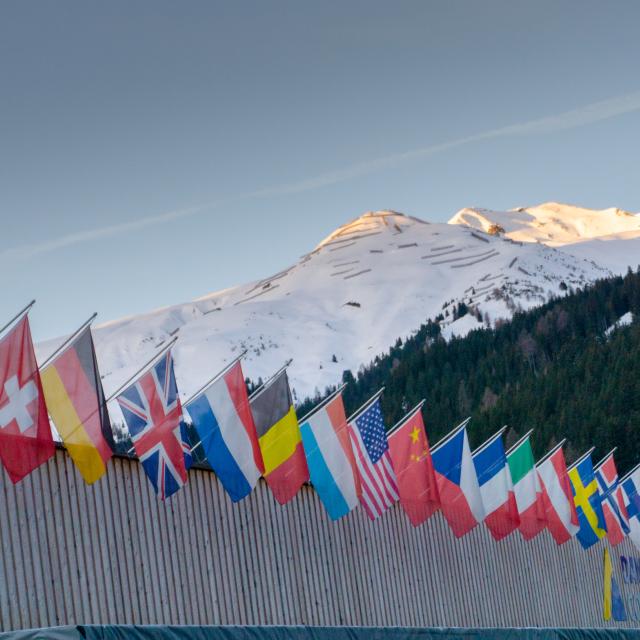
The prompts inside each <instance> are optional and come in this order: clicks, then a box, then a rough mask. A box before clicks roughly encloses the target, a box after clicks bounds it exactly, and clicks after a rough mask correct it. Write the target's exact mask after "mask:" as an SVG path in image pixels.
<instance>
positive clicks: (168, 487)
mask: <svg viewBox="0 0 640 640" xmlns="http://www.w3.org/2000/svg"><path fill="white" fill-rule="evenodd" d="M118 404H119V405H120V408H121V409H122V415H123V416H124V419H125V422H126V423H127V427H128V428H129V434H130V436H131V440H132V441H133V446H134V449H135V452H136V455H137V456H138V458H139V459H140V462H141V463H142V466H143V468H144V470H145V473H146V474H147V476H148V478H149V480H150V481H151V484H152V485H153V488H154V489H155V491H156V493H157V494H158V496H159V497H160V498H161V499H162V500H165V499H166V498H168V497H170V496H172V495H173V494H174V493H175V492H176V491H178V490H179V489H180V488H181V487H182V486H183V485H184V484H185V483H186V481H187V470H186V468H185V441H184V440H185V434H184V432H183V420H182V405H181V404H180V397H179V396H178V387H177V385H176V377H175V373H174V371H173V357H172V355H171V350H170V349H168V350H167V351H166V353H164V354H163V355H162V356H161V357H159V359H158V360H157V361H156V362H155V363H154V364H153V365H152V366H151V368H150V369H149V370H148V371H147V372H146V373H144V374H143V375H141V376H140V377H139V378H138V379H137V380H136V381H135V382H133V383H132V384H131V385H130V386H129V387H127V388H126V389H125V390H124V391H123V392H122V393H121V394H120V395H119V396H118Z"/></svg>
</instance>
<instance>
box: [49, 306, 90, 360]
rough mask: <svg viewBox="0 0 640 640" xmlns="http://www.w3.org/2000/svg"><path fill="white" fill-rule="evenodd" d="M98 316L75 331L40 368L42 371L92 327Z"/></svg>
mask: <svg viewBox="0 0 640 640" xmlns="http://www.w3.org/2000/svg"><path fill="white" fill-rule="evenodd" d="M97 315H98V312H97V311H96V312H94V314H93V315H92V316H91V317H90V318H89V319H88V320H87V321H86V322H84V323H83V324H82V326H81V327H80V328H79V329H77V330H76V331H74V332H73V333H72V334H71V335H70V336H69V337H68V338H67V339H66V340H65V341H64V342H63V343H62V344H61V345H60V346H59V347H58V348H57V349H56V350H55V351H54V352H53V353H52V354H51V355H50V356H49V357H48V358H47V359H46V360H45V361H44V362H43V363H42V364H41V365H40V367H39V369H40V370H42V369H44V368H45V367H46V366H47V365H48V364H49V363H50V362H51V361H52V360H53V359H54V358H55V357H56V356H57V355H58V354H59V353H60V352H61V351H63V350H64V349H65V347H66V346H67V345H68V344H70V343H71V342H73V340H74V339H75V338H76V337H77V336H78V335H79V334H80V333H82V331H84V329H85V328H86V327H87V326H88V325H90V324H91V323H92V322H93V321H94V320H95V319H96V316H97Z"/></svg>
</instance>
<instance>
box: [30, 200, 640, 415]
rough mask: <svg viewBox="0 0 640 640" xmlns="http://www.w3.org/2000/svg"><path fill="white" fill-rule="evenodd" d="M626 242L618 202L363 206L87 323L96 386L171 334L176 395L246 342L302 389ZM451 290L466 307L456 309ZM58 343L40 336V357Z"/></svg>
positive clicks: (465, 325) (568, 281)
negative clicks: (110, 317)
mask: <svg viewBox="0 0 640 640" xmlns="http://www.w3.org/2000/svg"><path fill="white" fill-rule="evenodd" d="M497 227H500V228H501V229H502V230H501V229H500V228H497ZM638 242H640V217H635V216H632V215H630V214H626V213H624V212H618V211H617V210H606V211H604V212H594V211H590V210H586V209H576V208H572V207H567V206H564V205H551V204H549V205H542V206H540V207H534V208H532V209H518V210H515V211H510V212H495V211H489V210H485V209H463V210H462V211H460V212H459V213H458V214H456V216H454V217H453V218H452V219H451V221H450V222H449V224H444V223H428V222H425V221H423V220H420V219H418V218H414V217H410V216H405V215H403V214H401V213H396V212H393V211H377V212H369V213H366V214H364V215H362V216H360V217H359V218H356V219H355V220H353V221H351V222H349V223H348V224H345V225H343V226H342V227H340V228H338V229H336V230H335V231H334V232H333V233H332V234H331V235H329V236H328V237H327V238H326V239H324V240H323V241H322V242H321V243H320V244H319V245H318V246H317V247H316V248H315V249H314V250H313V251H311V252H310V253H307V254H305V255H304V256H302V258H300V259H299V260H298V261H297V262H296V263H295V264H293V265H291V266H289V267H288V268H286V269H283V270H282V271H280V272H278V273H276V274H273V275H271V276H269V277H266V278H264V279H262V280H259V281H257V282H252V283H249V284H246V285H241V286H237V287H233V288H231V289H226V290H224V291H219V292H216V293H212V294H209V295H206V296H204V297H202V298H200V299H197V300H194V301H192V302H188V303H185V304H180V305H176V306H172V307H167V308H164V309H159V310H156V311H153V312H150V313H147V314H143V315H138V316H134V317H130V318H124V319H121V320H116V321H113V322H107V323H105V324H99V325H97V326H95V328H94V335H95V340H96V348H97V351H98V360H99V365H100V368H101V372H102V374H103V382H104V387H105V391H106V393H107V394H109V393H110V392H112V391H114V390H115V389H116V388H117V387H118V386H119V385H120V384H121V383H122V382H124V381H125V380H126V379H127V378H128V376H129V375H131V374H132V373H133V372H134V371H135V370H136V369H137V368H138V367H139V366H140V365H141V364H143V363H144V362H145V361H146V360H147V359H148V358H149V357H151V356H152V354H153V353H154V351H155V350H156V349H157V348H158V347H159V346H161V345H162V344H165V343H166V342H167V341H168V340H170V339H171V338H172V337H173V336H178V341H177V343H176V346H175V349H174V353H175V357H176V367H177V378H178V384H179V387H180V392H181V395H182V396H183V398H184V397H187V396H189V395H190V394H191V393H192V392H193V391H195V390H196V389H197V388H199V387H200V385H201V384H203V383H204V382H206V381H207V380H208V379H209V378H210V377H211V375H213V374H214V373H215V372H216V371H217V370H219V369H221V368H222V367H224V366H225V365H226V364H227V363H228V362H230V361H231V360H232V359H233V358H234V357H235V356H236V355H237V354H239V353H240V352H241V351H242V350H243V349H247V350H248V354H247V356H246V360H245V364H244V370H245V374H246V375H247V376H249V377H250V378H252V379H253V380H257V379H258V378H259V377H262V378H263V379H264V378H267V377H269V375H270V374H271V373H273V372H274V371H275V370H276V369H278V368H279V367H280V366H281V365H282V364H283V363H284V362H285V361H286V360H287V359H288V358H293V362H292V364H291V367H290V375H291V379H292V382H293V386H294V389H295V392H296V395H297V397H298V398H299V399H301V398H303V397H305V396H308V395H313V394H314V393H315V392H316V391H321V390H323V389H324V388H325V387H326V386H327V385H330V384H335V383H336V382H338V381H339V380H340V377H341V374H342V372H343V371H344V370H345V369H351V370H354V371H355V370H357V369H358V367H359V366H360V365H362V364H366V363H368V362H370V361H371V360H372V359H373V358H374V357H375V356H376V355H377V354H379V353H382V352H384V351H386V350H387V349H388V348H389V347H390V346H391V345H392V344H393V343H394V342H395V341H396V339H397V338H398V337H404V336H408V335H410V334H411V333H412V332H414V331H415V330H417V329H418V327H419V326H420V325H421V324H422V323H423V322H425V321H426V320H427V319H428V318H432V319H435V318H437V317H438V316H439V315H440V314H442V316H443V319H442V320H441V324H442V327H443V333H444V335H445V336H446V337H450V336H451V335H453V334H464V333H466V332H467V331H469V330H470V329H473V328H475V327H479V326H483V324H485V323H494V322H495V321H496V320H497V319H499V318H508V317H510V316H511V314H512V313H513V311H514V310H515V309H516V308H525V309H526V308H529V307H532V306H534V305H538V304H541V303H543V302H545V301H546V300H548V299H549V297H550V296H554V295H562V293H563V292H564V291H566V290H567V289H570V288H572V287H574V288H575V287H579V286H582V285H585V284H587V283H588V282H591V281H593V280H595V279H598V278H602V277H606V276H608V275H610V274H611V273H612V272H619V271H624V270H625V269H626V264H627V263H628V264H634V263H635V262H638V256H640V251H638V248H639V247H640V245H638V244H637V243H638ZM598 243H599V244H601V245H603V246H604V247H605V249H606V248H607V247H610V246H613V244H614V243H615V246H616V256H615V259H608V258H611V256H606V255H605V258H607V259H601V258H602V250H599V251H596V250H595V249H594V253H593V254H590V253H589V249H590V248H593V247H595V248H599V244H598ZM581 246H584V247H585V250H584V251H576V247H578V248H580V247H581ZM604 253H605V254H606V253H607V252H606V251H605V252H604ZM623 263H625V264H624V266H623ZM459 302H464V303H465V304H466V305H467V306H468V307H469V308H471V310H472V313H469V314H467V315H465V316H464V317H462V318H459V319H457V320H455V321H454V309H455V308H456V307H457V305H458V303H459ZM478 318H481V319H482V321H479V320H478ZM58 343H59V341H51V342H49V343H46V344H43V345H40V346H39V349H38V355H39V359H40V360H42V359H44V358H45V357H46V356H47V354H48V353H50V352H51V351H52V350H53V348H55V346H56V344H58ZM113 410H114V413H117V408H115V407H114V408H113Z"/></svg>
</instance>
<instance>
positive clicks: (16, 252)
mask: <svg viewBox="0 0 640 640" xmlns="http://www.w3.org/2000/svg"><path fill="white" fill-rule="evenodd" d="M635 111H640V91H636V92H634V93H629V94H627V95H624V96H618V97H616V98H610V99H608V100H601V101H600V102H594V103H592V104H589V105H586V106H583V107H579V108H577V109H572V110H570V111H565V112H563V113H559V114H556V115H552V116H547V117H545V118H539V119H537V120H529V121H527V122H521V123H519V124H512V125H508V126H506V127H500V128H498V129H490V130H489V131H484V132H482V133H476V134H473V135H470V136H466V137H463V138H456V139H453V140H449V141H446V142H441V143H439V144H433V145H429V146H426V147H419V148H417V149H412V150H409V151H404V152H400V153H394V154H390V155H387V156H382V157H379V158H374V159H373V160H367V161H365V162H360V163H356V164H353V165H350V166H348V167H344V168H342V169H338V170H336V171H331V172H328V173H323V174H320V175H317V176H314V177H311V178H307V179H305V180H300V181H298V182H293V183H290V184H282V185H276V186H273V187H266V188H264V189H258V190H256V191H251V192H247V193H244V194H239V195H237V196H233V197H230V198H226V199H224V200H219V201H216V202H210V203H207V204H203V205H200V206H196V207H191V208H188V209H178V210H175V211H167V212H164V213H161V214H158V215H154V216H147V217H146V218H140V219H138V220H133V221H131V222H124V223H121V224H115V225H110V226H105V227H100V228H97V229H90V230H87V231H79V232H76V233H71V234H68V235H65V236H61V237H59V238H54V239H53V240H47V241H45V242H41V243H33V244H24V245H19V246H17V247H12V248H9V249H5V250H4V251H2V252H0V260H7V259H16V258H22V259H26V258H31V257H33V256H36V255H40V254H42V253H48V252H50V251H55V250H56V249H61V248H63V247H68V246H72V245H75V244H80V243H84V242H88V241H91V240H97V239H101V238H108V237H112V236H116V235H121V234H123V233H127V232H130V231H139V230H141V229H144V228H146V227H150V226H154V225H157V224H162V223H165V222H171V221H173V220H178V219H180V218H187V217H191V216H195V215H201V214H202V213H204V212H205V211H209V210H211V209H214V208H216V207H218V206H221V205H222V204H229V203H233V202H238V201H240V200H247V199H255V198H266V197H273V196H283V195H289V194H295V193H303V192H305V191H312V190H314V189H320V188H322V187H327V186H330V185H333V184H337V183H339V182H345V181H347V180H351V179H353V178H358V177H361V176H365V175H368V174H370V173H374V172H376V171H380V170H382V169H389V168H393V167H396V166H398V165H401V164H403V163H406V162H410V161H412V160H418V159H421V158H426V157H429V156H433V155H436V154H438V153H442V152H444V151H449V150H450V149H456V148H458V147H462V146H465V145H468V144H472V143H475V142H482V141H485V140H492V139H495V138H505V137H510V136H525V135H534V134H548V133H555V132H557V131H564V130H566V129H574V128H576V127H583V126H585V125H588V124H593V123H595V122H600V121H602V120H608V119H610V118H615V117H616V116H620V115H623V114H625V113H632V112H635Z"/></svg>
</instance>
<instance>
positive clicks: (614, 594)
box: [603, 548, 627, 622]
mask: <svg viewBox="0 0 640 640" xmlns="http://www.w3.org/2000/svg"><path fill="white" fill-rule="evenodd" d="M603 595H604V603H603V604H604V608H603V618H604V620H605V621H607V620H611V618H613V619H614V620H616V621H617V622H624V621H626V619H627V611H626V609H625V606H624V600H623V599H622V594H621V593H620V587H619V586H618V582H617V580H616V579H615V577H614V575H613V566H612V564H611V557H610V555H609V550H608V549H606V548H605V550H604V594H603Z"/></svg>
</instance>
